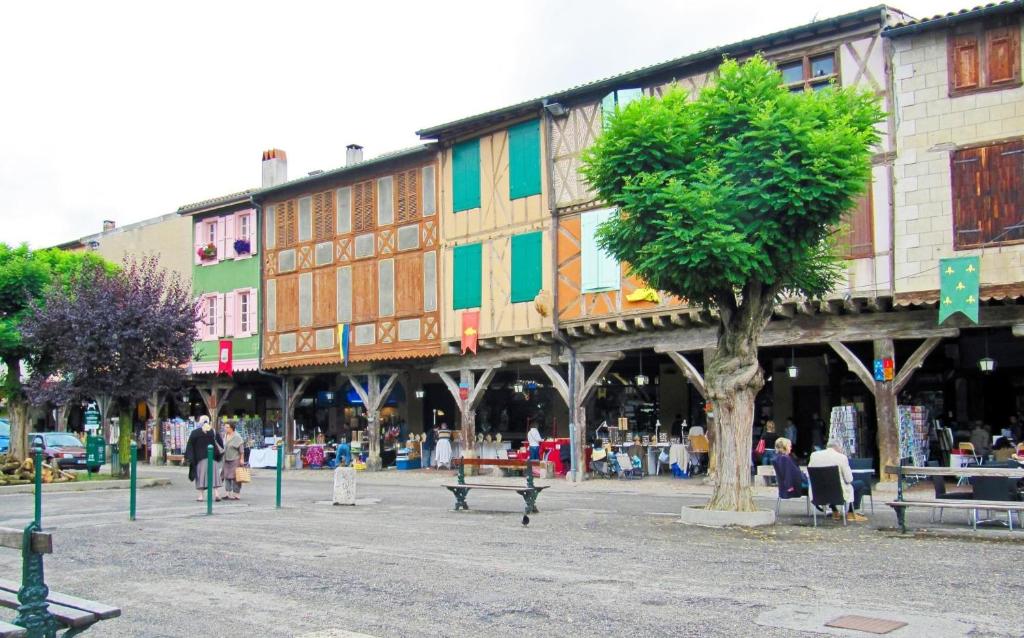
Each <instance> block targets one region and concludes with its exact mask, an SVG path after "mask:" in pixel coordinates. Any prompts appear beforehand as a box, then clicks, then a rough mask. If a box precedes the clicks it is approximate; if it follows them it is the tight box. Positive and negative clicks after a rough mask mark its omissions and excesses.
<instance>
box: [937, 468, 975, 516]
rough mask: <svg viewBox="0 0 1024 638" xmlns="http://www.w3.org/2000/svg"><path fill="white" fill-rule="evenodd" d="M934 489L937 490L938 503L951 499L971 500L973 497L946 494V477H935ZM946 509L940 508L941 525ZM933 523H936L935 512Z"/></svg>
mask: <svg viewBox="0 0 1024 638" xmlns="http://www.w3.org/2000/svg"><path fill="white" fill-rule="evenodd" d="M932 487H934V488H935V500H937V501H941V500H951V499H957V498H971V496H970V495H968V494H962V495H961V494H949V493H947V492H946V477H944V476H933V477H932ZM945 509H946V508H944V507H940V508H939V522H940V523H941V522H942V512H944V511H945ZM932 522H933V523H934V522H935V510H932Z"/></svg>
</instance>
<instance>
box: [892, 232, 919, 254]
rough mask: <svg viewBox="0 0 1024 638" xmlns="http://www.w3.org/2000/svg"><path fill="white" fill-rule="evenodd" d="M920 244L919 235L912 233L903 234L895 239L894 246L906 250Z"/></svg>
mask: <svg viewBox="0 0 1024 638" xmlns="http://www.w3.org/2000/svg"><path fill="white" fill-rule="evenodd" d="M920 245H921V235H919V234H917V233H913V234H910V235H903V236H902V237H899V238H897V239H896V248H897V249H900V250H906V249H907V248H917V247H918V246H920Z"/></svg>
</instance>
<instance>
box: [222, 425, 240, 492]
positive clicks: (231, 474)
mask: <svg viewBox="0 0 1024 638" xmlns="http://www.w3.org/2000/svg"><path fill="white" fill-rule="evenodd" d="M244 466H245V441H244V440H243V439H242V435H241V434H239V433H238V432H237V431H235V424H234V423H230V422H228V423H227V424H225V428H224V466H223V469H222V470H221V479H222V480H223V481H224V498H226V499H228V500H230V501H237V500H238V499H239V498H240V497H239V494H240V493H241V491H242V484H241V483H239V482H238V481H237V480H235V470H236V469H238V468H240V467H244Z"/></svg>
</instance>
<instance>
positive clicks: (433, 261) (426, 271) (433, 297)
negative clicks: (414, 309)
mask: <svg viewBox="0 0 1024 638" xmlns="http://www.w3.org/2000/svg"><path fill="white" fill-rule="evenodd" d="M435 310H437V253H435V252H434V251H430V252H428V253H423V311H424V312H434V311H435Z"/></svg>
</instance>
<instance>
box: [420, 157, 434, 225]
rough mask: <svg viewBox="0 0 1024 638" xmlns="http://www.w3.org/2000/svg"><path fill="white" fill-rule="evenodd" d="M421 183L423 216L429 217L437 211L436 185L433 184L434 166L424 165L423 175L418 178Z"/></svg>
mask: <svg viewBox="0 0 1024 638" xmlns="http://www.w3.org/2000/svg"><path fill="white" fill-rule="evenodd" d="M420 183H421V184H422V185H423V216H424V217H430V216H431V215H433V214H434V213H436V212H437V195H435V192H436V189H437V186H436V184H434V167H433V166H424V167H423V177H422V179H421V180H420Z"/></svg>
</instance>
